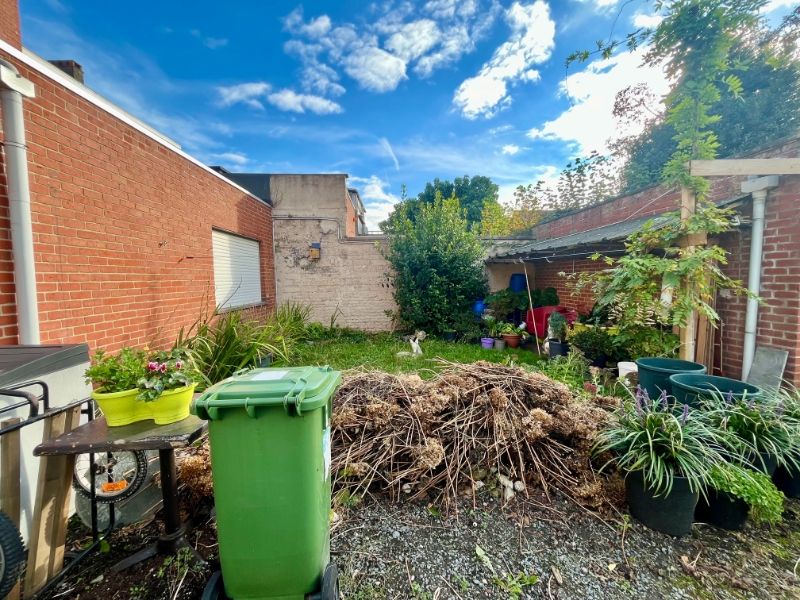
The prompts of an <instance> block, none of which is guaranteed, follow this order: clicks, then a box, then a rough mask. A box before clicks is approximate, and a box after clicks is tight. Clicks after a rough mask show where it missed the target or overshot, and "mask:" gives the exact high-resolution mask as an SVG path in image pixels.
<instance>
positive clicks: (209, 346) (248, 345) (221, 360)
mask: <svg viewBox="0 0 800 600" xmlns="http://www.w3.org/2000/svg"><path fill="white" fill-rule="evenodd" d="M307 314H308V309H306V308H304V307H302V306H300V305H296V304H295V305H290V306H285V307H280V308H279V309H278V310H277V311H276V314H275V315H273V316H271V317H268V318H267V320H266V321H265V322H263V323H262V322H258V321H255V320H252V319H246V318H244V317H243V316H242V314H241V313H240V312H238V311H230V312H224V313H215V314H214V315H212V316H211V317H210V318H207V317H205V316H201V317H200V318H199V319H198V320H197V321H196V322H195V323H194V324H193V325H192V326H191V327H190V328H189V329H188V331H187V330H184V329H181V332H180V334H179V336H178V340H177V342H176V346H179V347H185V348H187V349H188V351H189V355H190V357H191V362H192V364H193V366H194V367H195V368H196V369H197V371H198V373H199V374H200V379H201V384H200V388H201V389H202V388H204V387H207V386H210V385H213V384H214V383H217V382H218V381H222V380H223V379H226V378H228V377H230V376H231V375H233V374H234V373H236V372H237V371H240V370H241V369H249V368H253V367H257V366H259V365H261V364H262V363H264V361H266V360H267V359H268V358H272V359H273V360H275V361H276V362H277V361H283V362H286V361H288V360H289V359H290V358H291V356H292V353H293V351H294V349H295V346H296V344H297V341H298V340H299V339H302V337H303V336H304V335H305V323H304V319H305V318H306V317H307Z"/></svg>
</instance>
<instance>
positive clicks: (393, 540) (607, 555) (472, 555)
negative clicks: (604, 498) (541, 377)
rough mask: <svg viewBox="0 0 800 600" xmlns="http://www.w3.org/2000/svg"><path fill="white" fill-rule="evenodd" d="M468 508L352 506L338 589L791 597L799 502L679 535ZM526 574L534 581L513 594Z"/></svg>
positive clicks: (338, 531)
mask: <svg viewBox="0 0 800 600" xmlns="http://www.w3.org/2000/svg"><path fill="white" fill-rule="evenodd" d="M518 498H520V497H518ZM477 504H478V506H477V508H473V506H472V504H471V503H470V504H469V505H463V506H462V507H461V510H460V511H459V513H460V514H459V515H458V517H457V518H456V517H448V518H446V519H445V518H441V517H438V516H434V515H432V514H431V512H430V511H429V510H428V509H426V507H424V506H420V505H410V504H405V505H394V506H393V505H388V504H386V503H385V502H372V503H369V504H367V505H364V506H360V507H358V508H357V509H351V510H350V511H349V513H348V514H347V515H345V516H344V517H343V519H342V521H341V522H340V523H338V524H337V526H336V528H335V529H334V532H333V538H332V550H333V553H334V560H336V561H337V563H338V564H339V566H340V568H341V570H342V573H343V575H342V592H343V597H344V598H347V599H352V600H372V599H379V598H381V599H382V598H386V599H394V598H411V599H415V600H434V599H437V598H441V599H444V598H462V599H467V598H497V599H500V598H502V599H507V598H559V599H567V598H570V599H571V598H574V599H578V598H580V599H588V600H594V599H597V600H600V599H608V598H646V599H651V598H676V599H678V598H725V599H727V598H737V599H738V598H770V599H771V598H800V579H799V578H798V575H800V567H798V564H797V561H798V560H800V503H798V502H797V501H789V503H788V506H787V514H786V519H785V521H784V523H782V524H781V525H779V526H777V527H775V528H773V529H772V530H770V529H767V528H760V527H755V526H752V525H748V526H747V528H746V529H745V530H744V531H743V532H726V531H722V530H718V529H715V528H712V527H710V526H706V525H702V524H697V525H695V527H694V530H693V532H692V535H691V536H689V537H686V538H683V539H676V538H672V537H670V536H667V535H662V534H659V533H656V532H654V531H651V530H649V529H647V528H645V527H644V526H642V525H640V524H638V523H637V522H635V521H632V520H630V519H628V518H624V517H623V518H622V519H620V520H616V521H611V520H609V521H606V522H604V521H603V520H601V519H599V518H597V517H595V516H592V515H589V514H588V513H586V512H585V511H581V510H580V509H578V508H577V507H575V506H574V505H573V504H571V503H568V502H566V501H559V500H556V501H555V502H554V503H553V504H552V506H551V507H550V508H544V507H543V506H542V505H539V504H537V503H536V502H535V501H533V500H530V499H527V500H524V499H519V500H517V499H515V500H512V502H511V504H510V505H508V506H507V507H505V508H504V509H500V508H499V506H498V504H497V501H496V500H493V499H492V498H491V497H487V498H486V499H485V500H479V501H478V503H477ZM433 512H434V513H435V512H436V511H433ZM623 532H624V535H623ZM478 548H480V549H482V550H483V553H484V554H485V556H486V558H484V559H483V560H482V559H481V558H480V557H479V556H478V554H479V553H480V552H481V550H478ZM490 564H491V566H490ZM492 570H494V573H493V572H492ZM529 576H536V577H537V578H538V582H536V583H534V584H532V585H527V586H525V587H524V588H523V591H522V592H521V593H519V592H518V591H517V593H515V592H514V590H513V589H512V588H513V587H514V585H513V584H514V583H515V582H516V583H519V582H521V581H523V580H524V579H527V578H528V577H529ZM529 581H533V579H530V580H529Z"/></svg>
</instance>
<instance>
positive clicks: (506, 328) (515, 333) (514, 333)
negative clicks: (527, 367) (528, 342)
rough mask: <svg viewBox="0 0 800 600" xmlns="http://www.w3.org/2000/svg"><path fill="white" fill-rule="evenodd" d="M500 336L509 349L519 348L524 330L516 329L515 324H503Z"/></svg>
mask: <svg viewBox="0 0 800 600" xmlns="http://www.w3.org/2000/svg"><path fill="white" fill-rule="evenodd" d="M523 327H524V325H523ZM500 336H501V337H502V338H503V340H504V341H505V343H506V344H507V345H508V347H509V348H517V347H518V346H519V343H520V342H521V341H522V330H521V329H520V328H519V327H515V326H514V324H513V323H503V328H502V329H501V330H500Z"/></svg>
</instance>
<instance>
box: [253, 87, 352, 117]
mask: <svg viewBox="0 0 800 600" xmlns="http://www.w3.org/2000/svg"><path fill="white" fill-rule="evenodd" d="M267 101H268V102H269V103H270V104H272V105H273V106H274V107H275V108H277V109H279V110H284V111H290V112H296V113H304V112H306V111H308V112H312V113H314V114H317V115H330V114H334V113H340V112H342V107H341V106H340V105H339V104H337V103H336V102H333V101H332V100H328V99H327V98H323V97H321V96H313V95H311V94H298V93H297V92H295V91H293V90H289V89H282V90H279V91H277V92H274V93H272V94H269V96H267Z"/></svg>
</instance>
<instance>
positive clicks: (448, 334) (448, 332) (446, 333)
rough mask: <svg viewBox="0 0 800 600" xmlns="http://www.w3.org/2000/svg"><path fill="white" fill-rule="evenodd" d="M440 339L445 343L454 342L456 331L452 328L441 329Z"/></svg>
mask: <svg viewBox="0 0 800 600" xmlns="http://www.w3.org/2000/svg"><path fill="white" fill-rule="evenodd" d="M442 338H443V339H444V341H445V342H455V341H456V330H455V329H453V328H452V327H445V328H444V329H442Z"/></svg>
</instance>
